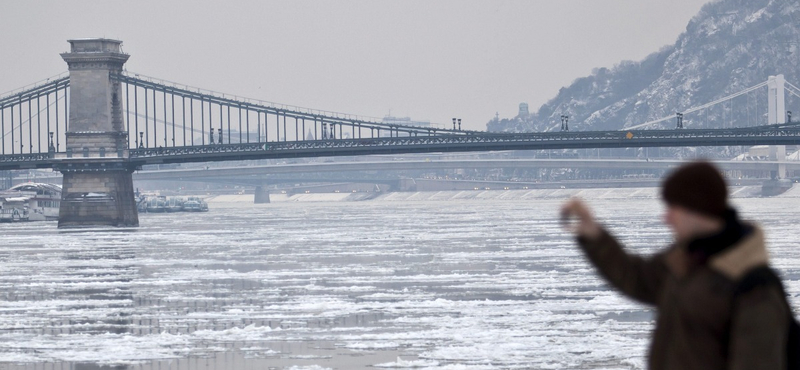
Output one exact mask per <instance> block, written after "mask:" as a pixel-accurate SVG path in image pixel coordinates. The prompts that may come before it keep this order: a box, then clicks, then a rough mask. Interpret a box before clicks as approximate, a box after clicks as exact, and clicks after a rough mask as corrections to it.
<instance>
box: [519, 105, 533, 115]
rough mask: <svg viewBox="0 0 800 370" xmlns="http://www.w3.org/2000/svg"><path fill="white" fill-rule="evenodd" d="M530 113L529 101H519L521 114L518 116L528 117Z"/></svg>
mask: <svg viewBox="0 0 800 370" xmlns="http://www.w3.org/2000/svg"><path fill="white" fill-rule="evenodd" d="M529 115H530V112H529V111H528V103H519V114H518V115H517V117H527V116H529Z"/></svg>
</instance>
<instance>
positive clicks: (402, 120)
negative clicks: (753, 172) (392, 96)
mask: <svg viewBox="0 0 800 370" xmlns="http://www.w3.org/2000/svg"><path fill="white" fill-rule="evenodd" d="M381 123H384V124H387V125H398V126H414V127H423V128H437V127H435V126H434V125H431V121H413V120H411V118H410V117H393V116H389V115H387V116H385V117H383V119H382V120H381ZM384 131H385V130H381V133H380V136H381V137H387V136H390V133H389V132H388V131H385V132H384ZM399 135H400V136H408V134H407V133H400V134H399Z"/></svg>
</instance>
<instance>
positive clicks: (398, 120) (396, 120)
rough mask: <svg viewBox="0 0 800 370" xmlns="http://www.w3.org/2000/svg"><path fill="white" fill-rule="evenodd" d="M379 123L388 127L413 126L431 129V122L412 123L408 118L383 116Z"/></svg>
mask: <svg viewBox="0 0 800 370" xmlns="http://www.w3.org/2000/svg"><path fill="white" fill-rule="evenodd" d="M381 123H386V124H389V125H402V126H415V127H431V121H412V120H411V118H410V117H393V116H385V117H383V120H381Z"/></svg>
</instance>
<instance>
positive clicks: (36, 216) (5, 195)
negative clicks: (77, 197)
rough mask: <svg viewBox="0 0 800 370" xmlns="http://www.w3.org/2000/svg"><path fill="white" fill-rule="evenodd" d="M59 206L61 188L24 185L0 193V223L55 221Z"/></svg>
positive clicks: (57, 186) (35, 184)
mask: <svg viewBox="0 0 800 370" xmlns="http://www.w3.org/2000/svg"><path fill="white" fill-rule="evenodd" d="M60 206H61V186H59V185H53V184H42V183H30V182H29V183H24V184H19V185H17V186H14V187H11V188H10V189H8V190H3V191H0V221H4V222H16V221H55V220H58V210H59V207H60Z"/></svg>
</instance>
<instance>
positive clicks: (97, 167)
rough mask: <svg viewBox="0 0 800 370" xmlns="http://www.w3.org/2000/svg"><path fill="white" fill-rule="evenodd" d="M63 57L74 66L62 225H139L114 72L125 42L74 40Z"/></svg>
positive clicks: (64, 162)
mask: <svg viewBox="0 0 800 370" xmlns="http://www.w3.org/2000/svg"><path fill="white" fill-rule="evenodd" d="M69 43H70V45H71V49H70V52H69V53H63V54H61V57H62V58H63V59H64V61H66V62H67V64H68V65H69V79H70V94H69V99H70V101H69V126H68V129H67V133H66V135H67V140H66V141H67V142H66V151H67V155H66V158H63V159H62V160H61V161H60V163H59V165H58V166H57V167H56V169H57V170H59V171H61V173H63V175H64V180H63V189H62V196H61V208H60V210H59V219H58V227H82V226H104V225H105V226H139V216H138V214H137V212H136V202H135V200H134V194H133V179H132V177H131V173H132V172H133V170H134V169H133V168H131V167H130V165H129V164H128V151H127V150H128V132H127V130H125V127H124V123H123V119H122V118H123V117H122V104H121V101H122V88H121V86H120V83H119V82H118V81H115V80H112V79H111V77H110V76H111V74H113V73H119V72H122V65H123V64H125V62H126V61H127V60H128V57H129V56H128V55H127V54H125V53H123V52H122V49H121V45H122V41H118V40H109V39H77V40H69Z"/></svg>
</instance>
